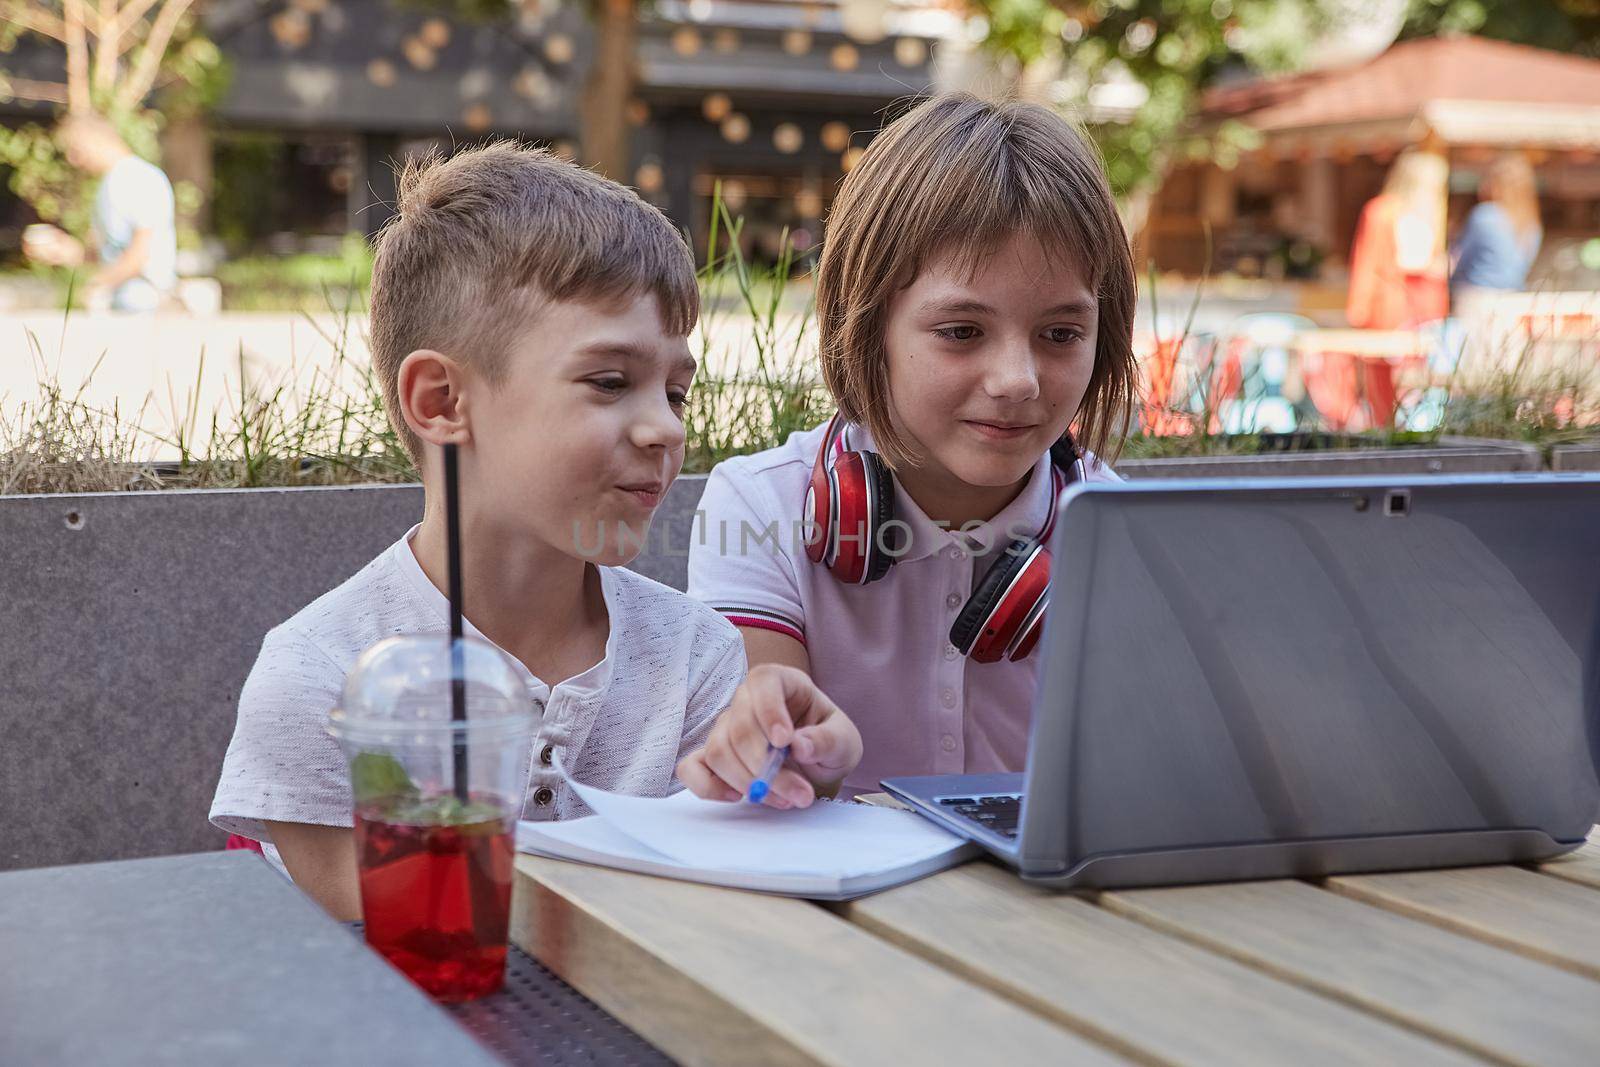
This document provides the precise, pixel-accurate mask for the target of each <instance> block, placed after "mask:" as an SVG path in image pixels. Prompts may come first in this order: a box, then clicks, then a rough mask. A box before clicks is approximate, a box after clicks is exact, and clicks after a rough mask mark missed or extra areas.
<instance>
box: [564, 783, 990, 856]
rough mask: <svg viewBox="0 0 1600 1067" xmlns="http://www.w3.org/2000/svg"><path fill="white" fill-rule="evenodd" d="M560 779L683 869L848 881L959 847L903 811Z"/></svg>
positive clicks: (618, 825)
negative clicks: (650, 791) (643, 793)
mask: <svg viewBox="0 0 1600 1067" xmlns="http://www.w3.org/2000/svg"><path fill="white" fill-rule="evenodd" d="M567 781H568V782H570V783H571V784H572V787H573V788H574V789H575V790H577V792H578V795H579V796H580V797H582V798H583V802H584V803H585V804H588V805H589V807H590V808H592V809H593V810H594V811H595V813H596V814H597V815H600V816H602V817H604V818H605V820H606V821H607V822H609V823H610V824H611V825H612V826H614V827H615V828H617V829H618V830H621V831H622V832H623V833H625V834H627V835H628V836H629V837H631V838H633V839H635V840H636V841H639V842H641V843H643V844H645V845H647V846H648V847H649V848H650V849H652V850H654V851H656V852H660V853H662V854H663V855H665V856H667V857H669V858H671V859H673V860H676V861H677V862H678V863H681V864H684V865H685V866H688V867H698V868H702V869H706V870H730V871H754V872H760V873H766V874H810V875H825V876H830V877H839V878H848V877H852V876H857V875H863V874H871V873H873V872H877V871H888V870H893V869H895V868H897V867H903V866H906V865H909V864H912V863H917V862H920V861H923V860H926V859H929V858H930V857H933V856H937V855H939V854H941V853H944V852H948V851H950V850H953V849H956V848H959V847H961V846H962V845H963V844H964V842H963V841H962V839H961V838H959V837H956V836H955V835H954V834H949V833H946V832H945V831H943V830H941V829H939V828H938V827H936V826H934V825H933V824H932V823H929V822H927V821H926V820H924V819H922V818H920V817H918V816H916V815H913V814H911V813H910V812H904V811H892V810H889V809H887V808H874V807H868V806H866V805H861V804H845V803H828V802H825V801H818V802H817V803H815V804H812V805H811V807H809V808H804V809H796V810H791V811H779V810H777V809H776V808H770V807H767V806H766V805H762V804H749V803H746V802H744V801H734V802H728V801H717V800H701V799H700V798H699V797H696V796H695V795H694V794H692V793H690V792H688V791H687V790H685V791H683V792H679V793H675V794H673V795H672V796H670V797H665V798H657V797H630V796H623V795H621V794H618V793H608V792H606V791H605V790H603V789H596V788H594V787H592V786H586V785H584V784H582V783H581V782H575V781H573V780H572V778H571V777H570V776H569V777H568V778H567Z"/></svg>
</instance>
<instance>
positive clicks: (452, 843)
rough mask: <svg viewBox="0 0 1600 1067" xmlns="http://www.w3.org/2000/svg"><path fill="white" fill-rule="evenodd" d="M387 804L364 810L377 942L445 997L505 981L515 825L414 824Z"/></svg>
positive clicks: (372, 933) (370, 934)
mask: <svg viewBox="0 0 1600 1067" xmlns="http://www.w3.org/2000/svg"><path fill="white" fill-rule="evenodd" d="M474 806H476V805H474ZM386 808H388V806H387V805H372V806H367V807H359V808H357V810H356V813H355V824H356V825H355V833H356V850H357V856H358V862H359V868H360V877H361V907H362V911H363V912H364V913H365V917H366V924H367V944H369V945H371V946H372V947H373V948H374V949H376V950H377V951H378V952H380V953H382V954H383V956H384V957H385V958H386V959H388V961H389V962H390V963H392V964H394V965H395V966H396V967H398V968H400V970H401V971H403V972H405V974H406V976H407V977H409V978H410V979H411V980H412V981H414V982H416V983H417V984H418V985H420V986H421V987H422V988H423V989H425V990H427V991H428V992H429V993H431V994H433V996H435V997H437V998H438V999H440V1000H446V1001H456V1000H471V999H472V998H474V997H481V996H483V995H485V994H487V993H492V992H494V991H495V990H497V989H499V988H500V987H501V985H502V984H503V983H504V982H505V973H506V928H507V926H508V925H509V923H510V918H511V867H512V859H513V856H514V849H513V839H512V834H511V827H510V825H509V824H508V822H507V821H506V820H504V819H501V818H494V819H487V820H481V821H478V822H468V823H458V824H456V825H438V824H429V823H426V822H406V821H404V814H405V813H403V812H398V811H395V810H393V809H392V808H388V810H385V809H386ZM396 816H400V817H399V818H396Z"/></svg>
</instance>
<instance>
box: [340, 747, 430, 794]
mask: <svg viewBox="0 0 1600 1067" xmlns="http://www.w3.org/2000/svg"><path fill="white" fill-rule="evenodd" d="M350 789H351V791H352V792H353V793H354V794H355V800H356V803H357V804H368V803H371V802H372V801H374V800H383V799H385V798H387V797H402V796H404V797H412V796H416V793H417V787H416V784H415V783H414V782H412V781H411V776H410V775H409V774H407V773H406V769H405V768H404V767H402V766H401V765H400V761H399V760H397V759H395V758H394V757H393V756H385V755H383V754H382V753H379V752H362V753H360V754H359V755H357V756H356V758H355V759H353V760H351V761H350Z"/></svg>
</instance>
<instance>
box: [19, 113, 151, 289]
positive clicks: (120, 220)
mask: <svg viewBox="0 0 1600 1067" xmlns="http://www.w3.org/2000/svg"><path fill="white" fill-rule="evenodd" d="M56 143H57V144H59V145H60V146H61V151H62V152H63V153H64V154H65V155H66V157H67V162H68V163H70V164H71V165H72V166H73V167H75V168H77V169H78V170H81V171H83V172H84V173H85V174H88V175H89V176H91V177H95V178H98V179H100V185H99V188H98V190H97V191H96V193H95V198H94V212H93V217H92V233H91V247H92V251H93V254H94V258H95V259H97V260H98V262H99V266H98V267H97V268H96V270H95V271H94V273H93V274H92V275H91V276H90V278H89V281H88V292H87V294H86V297H87V302H88V304H89V306H90V307H91V308H93V307H101V306H104V305H105V304H106V303H107V302H109V304H110V306H111V308H112V309H114V310H117V311H155V310H157V309H158V308H161V307H162V306H164V305H165V304H167V303H168V302H169V301H170V300H171V299H172V297H173V293H174V290H175V289H176V288H177V283H178V277H177V268H176V260H177V244H178V236H177V213H176V205H175V203H174V200H173V195H172V183H171V182H169V181H168V180H167V176H166V174H164V173H162V170H161V168H160V167H157V166H156V165H155V164H153V163H148V162H146V161H145V160H143V159H140V158H139V157H138V156H136V155H134V154H133V152H132V150H131V149H129V148H128V145H127V143H126V142H125V141H123V139H122V137H121V135H119V134H118V133H117V130H116V127H114V126H112V124H111V123H110V122H108V121H107V120H106V119H104V118H102V117H101V116H99V115H92V114H71V115H68V116H67V117H66V118H64V119H62V120H61V122H60V124H59V125H57V127H56ZM90 251H91V249H86V248H85V247H84V244H83V242H81V241H79V240H78V239H77V238H75V237H73V236H72V235H71V234H68V233H66V232H65V231H63V230H61V229H59V228H57V227H55V226H51V225H48V224H43V223H40V224H37V225H34V226H29V227H28V228H27V229H26V230H25V231H24V232H23V252H24V253H26V254H27V256H28V258H29V259H31V260H33V261H34V262H36V263H42V264H45V265H46V266H52V267H77V266H81V265H83V264H84V263H85V262H87V261H88V260H89V258H90Z"/></svg>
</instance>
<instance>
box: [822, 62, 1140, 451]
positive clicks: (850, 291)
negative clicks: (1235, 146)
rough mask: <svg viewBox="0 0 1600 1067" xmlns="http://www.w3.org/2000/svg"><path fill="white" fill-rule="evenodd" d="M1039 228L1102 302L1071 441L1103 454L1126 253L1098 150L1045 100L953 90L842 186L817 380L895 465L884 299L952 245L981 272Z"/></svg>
mask: <svg viewBox="0 0 1600 1067" xmlns="http://www.w3.org/2000/svg"><path fill="white" fill-rule="evenodd" d="M1018 232H1022V233H1028V234H1031V235H1033V236H1034V237H1035V238H1037V239H1038V240H1039V242H1040V243H1041V244H1042V245H1043V246H1044V247H1045V248H1046V249H1052V250H1053V249H1059V250H1060V251H1061V253H1062V255H1065V256H1070V257H1072V259H1073V260H1074V261H1075V262H1076V263H1077V264H1078V265H1079V266H1080V269H1082V270H1084V271H1085V272H1087V274H1088V276H1087V277H1086V278H1085V279H1084V281H1085V283H1086V284H1087V285H1088V286H1089V289H1090V291H1091V292H1093V293H1095V294H1096V298H1097V301H1098V304H1099V329H1098V337H1097V340H1096V342H1095V360H1094V372H1093V374H1092V375H1091V376H1090V378H1089V388H1088V392H1087V393H1085V395H1084V399H1083V405H1082V407H1081V408H1080V409H1079V411H1078V416H1077V428H1078V443H1079V444H1081V445H1083V446H1085V447H1087V448H1090V449H1093V450H1094V451H1095V452H1096V453H1099V454H1102V455H1104V454H1105V453H1106V449H1107V443H1108V442H1109V441H1110V440H1111V438H1112V435H1113V427H1116V428H1117V429H1116V436H1117V444H1118V445H1120V440H1121V437H1122V436H1123V435H1125V434H1126V433H1127V430H1128V425H1129V421H1130V419H1131V417H1132V411H1133V397H1134V391H1135V373H1136V368H1135V363H1134V359H1133V315H1134V300H1135V296H1136V289H1135V282H1134V270H1133V255H1132V252H1131V251H1130V249H1129V247H1128V236H1127V232H1126V231H1125V230H1124V229H1123V226H1122V220H1121V218H1120V217H1119V216H1118V214H1117V207H1116V201H1115V200H1114V199H1113V198H1112V196H1111V187H1110V185H1109V184H1108V183H1107V181H1106V176H1105V170H1104V168H1103V167H1102V166H1101V163H1100V157H1099V155H1098V153H1097V152H1096V151H1095V149H1094V148H1093V147H1091V145H1090V143H1089V141H1088V140H1087V139H1086V138H1085V137H1084V136H1083V135H1082V134H1080V133H1079V132H1078V131H1077V130H1076V129H1074V128H1073V126H1072V125H1071V124H1070V123H1068V122H1067V121H1066V120H1065V119H1063V118H1061V117H1060V116H1059V115H1056V114H1055V113H1054V112H1052V111H1049V110H1048V109H1046V108H1043V107H1040V106H1038V105H1034V104H1024V103H1017V102H1004V103H992V102H989V101H985V100H981V99H979V98H978V97H976V96H973V95H972V94H970V93H947V94H944V95H940V96H936V97H933V98H931V99H929V100H926V101H924V102H922V103H921V104H919V105H918V106H917V107H915V108H914V109H912V110H911V111H909V112H907V113H906V114H905V115H903V116H902V117H901V118H899V119H898V120H896V121H895V122H893V123H891V124H890V125H889V126H888V127H886V128H885V129H884V130H883V132H882V133H880V134H878V136H877V137H876V138H874V139H873V141H872V144H871V145H869V146H868V148H867V150H866V152H865V153H863V155H862V156H861V159H860V161H859V162H858V163H857V164H856V166H855V168H854V169H853V170H851V171H850V174H849V176H848V177H847V178H846V179H845V181H844V184H843V185H842V186H841V187H840V190H839V195H838V198H837V199H836V200H835V201H834V204H833V211H832V212H831V213H830V215H829V217H828V224H827V231H826V236H825V239H824V241H823V247H822V259H821V262H820V263H819V264H818V266H817V283H816V293H817V325H818V345H819V349H820V357H821V362H822V374H823V380H824V381H825V382H826V383H827V386H828V390H829V392H831V393H832V394H833V397H834V400H835V401H836V402H837V403H838V405H839V411H840V413H841V414H843V415H844V417H845V418H847V419H849V420H851V421H852V422H855V423H857V424H860V425H863V426H865V427H866V428H867V429H868V430H869V431H871V433H872V436H873V439H874V441H875V442H876V444H877V446H878V449H879V451H880V452H881V453H882V455H883V458H884V459H885V460H886V461H887V462H888V463H889V465H890V466H891V467H897V466H901V465H903V464H906V463H915V462H916V461H917V457H916V456H915V454H914V453H913V452H912V451H911V448H910V446H909V445H908V443H907V442H906V441H905V440H904V439H903V438H902V436H901V435H900V434H899V433H898V432H896V430H895V429H894V426H893V424H892V422H891V420H890V417H889V366H888V359H887V357H886V354H885V351H884V341H883V338H884V330H885V328H886V326H887V322H888V309H889V302H890V299H891V298H892V297H893V296H894V294H895V293H897V292H899V291H900V290H901V289H903V288H905V287H906V286H908V285H910V284H911V283H912V281H914V280H915V279H916V276H917V274H918V273H919V272H920V271H921V270H922V269H923V267H924V266H925V265H926V264H927V263H928V261H929V260H930V259H931V258H933V257H935V256H938V255H942V254H945V253H947V252H951V251H953V252H954V253H955V254H956V256H957V257H958V262H959V263H960V264H961V265H962V267H963V269H968V270H970V269H972V268H974V267H976V266H977V265H978V264H979V263H980V262H981V261H982V260H983V258H984V256H985V255H986V254H988V253H990V252H992V251H993V250H994V249H997V248H999V247H1000V246H1001V245H1002V244H1004V242H1005V241H1006V239H1007V238H1009V237H1010V236H1011V235H1012V234H1015V233H1018Z"/></svg>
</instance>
